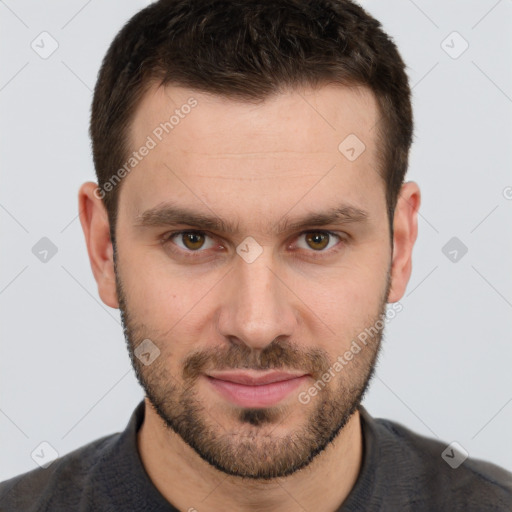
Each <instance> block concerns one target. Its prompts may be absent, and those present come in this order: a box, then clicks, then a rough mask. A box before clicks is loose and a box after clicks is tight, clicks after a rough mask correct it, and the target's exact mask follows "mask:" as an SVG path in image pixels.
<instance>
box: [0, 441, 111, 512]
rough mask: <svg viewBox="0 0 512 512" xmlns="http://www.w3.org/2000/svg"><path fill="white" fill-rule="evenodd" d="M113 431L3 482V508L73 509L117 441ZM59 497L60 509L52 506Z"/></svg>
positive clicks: (0, 494)
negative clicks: (48, 464) (47, 464)
mask: <svg viewBox="0 0 512 512" xmlns="http://www.w3.org/2000/svg"><path fill="white" fill-rule="evenodd" d="M119 436H120V434H119V433H118V434H111V435H108V436H105V437H102V438H100V439H97V440H95V441H93V442H91V443H89V444H86V445H84V446H82V447H80V448H78V449H76V450H74V451H72V452H70V453H68V454H66V455H64V456H62V457H59V458H58V459H56V460H54V461H53V462H52V463H51V464H50V466H48V467H47V468H37V469H34V470H32V471H28V472H26V473H23V474H21V475H18V476H15V477H14V478H11V479H9V480H5V481H3V482H1V483H0V510H2V512H4V511H5V512H10V511H27V512H29V511H34V512H35V511H36V510H37V511H42V510H50V509H51V510H55V511H57V510H73V508H72V507H75V506H76V505H77V503H78V500H79V497H80V495H81V493H82V492H83V490H84V489H85V488H86V487H87V485H88V483H89V480H90V478H91V475H92V474H93V473H94V469H95V467H96V466H97V465H98V464H100V463H101V461H102V459H103V458H104V456H105V454H106V453H108V452H109V451H110V449H111V447H112V446H113V445H114V444H115V442H116V441H117V440H118V438H119ZM57 500H58V503H59V507H62V508H59V509H55V508H53V507H52V505H51V504H52V502H53V503H55V502H56V501H57Z"/></svg>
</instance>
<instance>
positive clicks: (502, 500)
mask: <svg viewBox="0 0 512 512" xmlns="http://www.w3.org/2000/svg"><path fill="white" fill-rule="evenodd" d="M360 411H361V422H362V431H363V441H364V442H363V447H364V451H363V461H362V465H361V471H360V474H359V476H358V479H357V482H356V484H355V486H354V487H353V489H352V491H351V492H350V494H349V496H348V497H347V499H346V500H345V502H344V503H343V505H341V506H340V508H339V509H338V511H337V512H351V511H366V512H372V511H380V512H386V511H390V512H399V511H414V512H422V511H436V512H437V511H445V510H446V511H450V512H454V511H464V512H472V511H475V512H476V511H478V512H482V511H511V510H512V473H509V472H508V471H505V470H504V469H502V468H500V467H498V466H495V465H493V464H490V463H487V462H484V461H480V460H472V459H471V458H469V459H466V460H465V461H464V462H463V463H462V464H461V465H460V466H459V467H458V468H456V469H454V468H452V467H451V466H450V465H449V464H448V463H447V462H446V461H447V460H448V461H449V459H450V457H455V455H454V453H452V452H451V451H449V452H448V458H446V455H445V459H443V458H442V457H441V454H442V452H443V451H444V450H445V448H446V444H444V443H441V442H439V441H436V440H434V439H429V438H426V437H422V436H419V435H417V434H415V433H413V432H411V431H410V430H408V429H407V428H405V427H403V426H402V425H399V424H397V423H395V422H392V421H388V420H383V419H374V418H372V417H371V416H370V415H369V414H368V412H367V411H366V410H365V409H364V407H361V408H360ZM143 419H144V402H143V401H142V402H141V403H140V404H139V405H138V406H137V408H136V409H135V410H134V412H133V414H132V416H131V418H130V421H129V423H128V425H127V427H126V429H125V430H124V431H123V432H121V433H118V434H112V435H109V436H106V437H103V438H101V439H98V440H96V441H93V442H92V443H90V444H87V445H85V446H83V447H81V448H79V449H77V450H75V451H73V452H71V453H69V454H67V455H65V456H63V457H61V458H59V459H57V460H56V461H54V462H53V463H52V464H51V465H50V466H49V467H48V468H46V469H42V468H37V469H35V470H32V471H30V472H28V473H24V474H23V475H19V476H17V477H14V478H12V479H10V480H6V481H5V482H2V483H0V511H2V512H11V511H31V512H36V511H37V512H42V511H51V512H71V511H109V512H113V511H121V512H129V511H154V512H164V511H165V512H172V511H174V512H176V511H177V509H176V508H175V507H173V506H172V505H171V504H170V503H168V502H167V501H166V500H165V498H164V497H163V496H162V495H161V494H160V493H159V491H158V490H157V489H156V487H155V486H154V485H153V484H152V482H151V480H150V479H149V477H148V475H147V473H146V471H145V470H144V467H143V465H142V462H141V459H140V456H139V453H138V450H137V430H138V429H139V427H140V426H141V424H142V421H143ZM452 465H456V464H452ZM190 498H191V503H193V502H194V496H191V497H190ZM317 510H318V511H322V512H323V511H324V509H323V508H322V505H321V503H319V506H318V509H316V510H315V511H312V512H317ZM326 512H327V511H326Z"/></svg>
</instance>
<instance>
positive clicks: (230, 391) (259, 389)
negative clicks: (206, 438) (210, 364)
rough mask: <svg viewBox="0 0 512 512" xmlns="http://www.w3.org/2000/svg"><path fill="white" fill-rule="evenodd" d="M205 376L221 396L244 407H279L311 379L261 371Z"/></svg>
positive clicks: (287, 373) (305, 376) (293, 374)
mask: <svg viewBox="0 0 512 512" xmlns="http://www.w3.org/2000/svg"><path fill="white" fill-rule="evenodd" d="M205 377H206V379H207V381H208V382H209V384H210V385H211V386H212V387H213V388H214V389H215V390H216V391H217V392H218V393H219V394H220V395H221V396H223V397H224V398H225V399H227V400H228V401H230V402H232V403H234V404H235V405H238V406H241V407H269V406H272V405H275V404H277V403H278V402H280V401H281V400H283V399H284V398H285V397H286V396H288V395H289V394H290V393H291V392H292V391H293V390H295V389H297V387H299V386H300V385H301V384H303V383H305V382H306V381H307V379H309V375H307V374H304V373H289V372H267V373H263V374H262V373H261V371H256V372H254V371H252V372H251V371H244V372H240V371H233V372H210V373H209V374H208V375H206V376H205Z"/></svg>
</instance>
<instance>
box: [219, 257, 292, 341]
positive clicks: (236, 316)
mask: <svg viewBox="0 0 512 512" xmlns="http://www.w3.org/2000/svg"><path fill="white" fill-rule="evenodd" d="M269 253H271V251H270V250H266V251H264V252H263V254H261V255H260V256H259V257H258V258H257V259H256V260H255V261H253V262H252V263H247V262H246V261H244V260H243V259H242V258H240V259H239V260H238V261H236V263H235V268H234V269H233V270H232V271H231V272H230V273H229V275H228V276H227V277H228V278H229V281H228V282H227V283H226V284H225V288H224V290H223V291H224V292H225V293H223V297H222V299H221V301H222V303H221V306H220V313H219V316H218V329H219V331H220V334H221V335H222V336H224V337H226V338H228V339H230V340H231V341H235V342H238V343H244V344H245V345H247V346H248V347H250V348H252V349H254V350H262V349H264V348H265V347H266V346H268V345H270V343H272V341H273V340H274V339H276V338H278V337H283V338H289V337H290V336H291V335H292V334H293V332H294V330H295V329H296V327H297V324H298V322H297V311H298V310H297V309H296V308H295V307H294V297H295V296H294V294H293V293H292V292H291V291H290V290H289V288H288V287H287V285H286V278H285V276H284V275H280V273H279V271H278V270H276V269H274V268H273V267H274V266H273V265H272V261H271V259H272V257H271V255H270V254H269Z"/></svg>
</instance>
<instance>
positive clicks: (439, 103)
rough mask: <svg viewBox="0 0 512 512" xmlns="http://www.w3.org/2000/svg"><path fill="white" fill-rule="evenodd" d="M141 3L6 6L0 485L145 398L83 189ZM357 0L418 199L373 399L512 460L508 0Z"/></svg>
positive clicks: (102, 429)
mask: <svg viewBox="0 0 512 512" xmlns="http://www.w3.org/2000/svg"><path fill="white" fill-rule="evenodd" d="M147 3H148V2H143V1H141V0H139V1H137V0H130V1H126V0H123V1H106V0H102V1H100V0H89V1H88V2H87V1H84V0H72V1H67V2H55V1H47V2H35V1H33V0H32V1H28V0H26V1H24V0H20V1H16V2H15V1H14V0H7V1H5V2H0V20H1V24H2V27H1V31H0V34H1V35H0V37H1V51H2V55H1V62H2V65H1V67H0V104H1V112H2V115H1V117H0V123H1V125H0V126H1V137H0V144H1V147H0V155H1V160H2V168H1V172H2V176H1V186H0V221H1V234H0V237H1V238H0V240H1V242H2V244H1V249H0V258H1V265H0V315H1V318H0V321H1V326H2V331H1V335H2V337H1V341H2V343H1V354H0V389H1V396H0V439H1V446H0V461H1V464H0V480H3V479H6V478H8V477H11V476H14V475H16V474H18V473H21V472H24V471H27V470H30V469H32V468H34V467H36V464H35V462H34V461H33V460H32V459H31V456H30V454H31V453H32V451H33V450H34V449H35V448H36V447H37V446H39V444H40V443H41V442H42V441H47V442H49V443H50V444H51V445H52V446H54V447H55V449H56V450H57V451H58V453H59V454H61V455H62V454H65V453H67V452H69V451H71V450H73V449H74V448H77V447H79V446H81V445H83V444H85V443H87V442H89V441H92V440H94V439H97V438H98V437H101V436H104V435H107V434H110V433H112V432H116V431H120V430H122V429H124V427H125V425H126V422H127V421H128V418H129V416H130V414H131V412H132V410H133V408H134V407H135V406H136V404H137V403H138V402H139V400H140V399H141V398H142V396H143V394H142V390H141V389H140V387H139V386H138V384H137V382H136V380H135V377H134V374H133V372H132V370H131V366H130V361H129V358H128V355H127V353H126V349H125V341H124V338H123V334H122V330H121V326H120V319H119V314H118V311H117V310H112V309H110V308H108V307H107V306H105V305H103V303H102V302H101V301H100V299H99V297H98V294H97V291H96V284H95V281H94V280H93V276H92V273H91V271H90V267H89V261H88V258H87V253H86V248H85V243H84V240H83V235H82V231H81V227H80V223H79V220H78V218H77V212H78V210H77V191H78V187H79V185H80V184H81V183H82V182H84V181H87V180H91V179H94V172H93V166H92V159H91V154H90V146H89V139H88V134H87V130H88V121H89V108H90V103H91V97H92V89H93V86H94V83H95V78H96V74H97V71H98V69H99V65H100V62H101V59H102V58H103V55H104V53H105V51H106V50H107V47H108V45H109V44H110V42H111V40H112V38H113V37H114V35H115V34H116V33H117V31H118V30H119V29H120V28H121V26H122V24H124V22H125V21H127V20H128V19H129V18H130V17H131V16H132V15H133V14H134V13H135V12H136V11H137V10H139V9H140V8H141V7H143V6H145V5H147ZM363 5H364V6H366V7H367V9H368V10H369V11H370V12H371V13H372V14H373V15H375V16H376V17H377V18H378V19H379V20H381V22H382V23H383V25H384V28H385V29H386V30H387V31H388V32H389V33H390V35H391V36H392V37H393V38H394V39H395V41H396V43H397V44H398V47H399V49H400V51H401V53H402V55H403V57H404V59H405V61H406V63H407V65H408V68H409V75H410V79H411V85H412V86H413V94H414V109H415V121H416V137H415V143H414V146H413V149H412V155H411V163H410V171H409V175H408V178H409V179H413V180H415V181H417V182H418V184H419V185H420V187H421V189H422V193H423V202H422V206H421V218H420V221H419V239H418V242H417V245H416V248H415V250H414V269H413V273H412V277H411V280H410V283H409V287H408V290H407V292H406V295H405V297H404V298H403V300H402V304H403V306H404V310H403V311H402V312H401V313H400V314H399V315H398V316H397V317H396V318H395V319H394V320H393V321H392V322H391V323H390V324H389V325H388V327H387V331H386V332H387V334H386V341H385V343H384V348H383V352H382V354H381V359H380V365H379V367H378V372H377V376H376V378H375V380H374V381H373V384H372V387H371V390H370V392H369V394H368V395H367V398H366V400H365V402H364V403H365V405H366V407H367V408H368V409H369V411H370V412H371V413H372V414H373V415H374V416H377V417H379V416H380V417H386V418H390V419H394V420H396V421H399V422H401V423H403V424H405V425H407V426H408V427H410V428H411V429H413V430H415V431H417V432H420V433H423V434H425V435H428V436H431V437H439V438H441V439H442V440H443V441H446V443H450V442H452V441H457V442H459V443H460V444H461V445H462V446H463V447H464V448H465V449H466V450H467V451H468V452H469V453H470V456H472V457H478V458H485V459H488V460H490V461H492V462H495V463H497V464H500V465H502V466H505V467H506V468H508V469H510V470H512V436H511V435H510V432H511V431H512V428H511V427H512V403H511V402H512V376H511V361H512V343H511V334H510V332H511V319H512V314H511V313H512V309H511V308H512V272H511V264H510V263H511V262H512V236H511V225H512V200H510V199H507V197H508V198H511V197H512V188H507V187H512V172H511V165H512V157H511V151H510V147H511V142H512V138H511V136H512V115H511V114H512V66H510V63H511V62H512V49H511V40H510V33H511V31H512V1H511V0H501V1H496V0H489V1H483V0H482V1H467V0H464V1H463V0H460V1H452V2H443V1H436V2H426V1H422V2H420V1H419V0H417V1H416V2H413V1H405V0H401V1H398V0H397V1H382V0H380V1H377V0H375V1H366V2H363ZM43 31H47V32H49V33H50V34H51V36H52V37H53V38H54V39H55V40H56V41H57V42H58V44H59V47H58V49H57V50H56V51H55V52H54V53H53V54H52V55H51V56H50V57H49V58H47V59H42V58H41V57H40V56H39V55H38V54H37V53H36V52H35V51H34V50H33V49H32V48H31V42H32V41H33V40H34V39H36V38H37V37H38V36H39V34H40V33H41V32H43ZM453 31H457V32H458V33H459V34H460V35H461V36H462V37H463V38H464V39H465V40H466V41H467V43H469V48H468V49H467V50H466V51H465V52H464V53H463V54H462V55H460V56H459V57H458V58H456V59H454V58H452V57H451V56H450V55H448V54H447V53H446V51H445V50H444V49H443V47H442V41H444V40H445V43H444V47H445V48H446V49H448V50H449V51H450V52H451V53H452V54H455V53H458V51H459V50H460V49H461V48H462V46H461V44H463V42H462V40H461V39H457V37H458V36H450V37H449V38H448V39H446V38H447V36H449V35H450V34H451V33H452V32H453ZM454 37H455V39H454ZM36 42H37V39H36ZM449 47H452V48H449ZM46 48H48V46H46ZM453 236H456V237H458V238H459V239H460V241H462V242H463V243H464V244H465V245H466V246H467V248H468V252H467V254H465V255H464V256H463V257H462V258H460V253H459V258H460V259H459V260H458V261H457V262H453V261H450V259H448V257H447V256H445V254H443V252H442V248H443V246H444V245H445V244H446V243H447V242H448V240H450V239H451V238H452V237H453ZM42 237H48V238H49V239H50V240H51V241H52V242H53V243H54V244H55V245H56V246H57V248H58V252H57V254H56V255H55V256H54V257H53V258H51V259H50V260H49V261H48V262H46V263H42V262H41V261H39V259H37V258H36V257H35V256H34V254H33V253H32V247H33V246H34V245H35V244H36V243H37V242H38V241H39V240H40V239H41V238H42Z"/></svg>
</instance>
